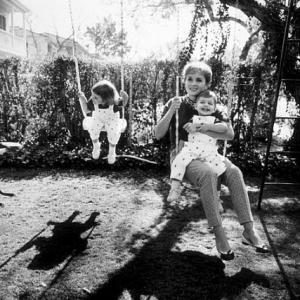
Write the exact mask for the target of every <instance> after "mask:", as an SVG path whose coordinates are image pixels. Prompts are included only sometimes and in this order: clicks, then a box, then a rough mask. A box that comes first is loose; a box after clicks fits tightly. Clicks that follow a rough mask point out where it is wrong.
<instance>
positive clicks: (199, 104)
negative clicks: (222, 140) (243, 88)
mask: <svg viewBox="0 0 300 300" xmlns="http://www.w3.org/2000/svg"><path fill="white" fill-rule="evenodd" d="M216 106H217V97H216V94H215V93H214V92H212V91H210V90H205V91H203V92H201V93H200V95H199V96H198V98H197V100H196V103H195V105H194V108H195V115H194V116H193V117H192V119H191V120H190V122H188V123H186V124H185V125H184V126H183V128H184V129H186V130H187V131H188V132H189V134H188V141H187V142H185V143H184V146H183V148H182V149H181V151H180V152H179V153H178V155H177V156H176V157H175V159H174V160H173V162H172V166H171V189H170V192H169V196H168V201H169V202H172V201H176V200H177V199H178V197H179V196H180V191H181V182H182V179H183V177H184V174H185V171H186V167H187V166H188V165H189V164H190V162H191V161H192V160H194V159H200V160H201V161H203V162H206V163H208V164H209V165H210V166H211V168H212V170H213V171H214V172H215V173H216V174H217V175H218V176H220V175H221V174H222V173H223V172H224V171H225V169H226V167H225V164H224V157H223V156H222V155H220V154H219V153H218V146H217V140H216V139H215V138H212V137H210V136H208V135H207V134H206V132H207V131H211V132H217V133H222V132H226V130H227V128H228V127H227V124H226V123H225V122H228V119H227V118H226V117H225V116H223V114H222V113H221V112H219V111H218V110H217V108H216ZM199 125H200V126H201V127H200V126H199ZM197 128H200V129H199V130H198V131H196V129H197Z"/></svg>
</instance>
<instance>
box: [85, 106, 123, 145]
mask: <svg viewBox="0 0 300 300" xmlns="http://www.w3.org/2000/svg"><path fill="white" fill-rule="evenodd" d="M115 106H116V105H110V106H108V108H99V107H95V110H94V111H93V113H92V116H86V117H85V118H84V120H83V123H82V125H83V129H84V130H87V131H88V132H89V134H90V137H91V139H92V140H96V139H98V138H99V135H100V132H101V131H106V132H107V139H108V142H109V143H110V144H113V145H116V144H117V143H118V141H119V139H120V136H121V132H122V124H123V122H122V119H121V118H120V112H119V111H118V110H117V111H116V112H115V110H116V109H114V108H115Z"/></svg>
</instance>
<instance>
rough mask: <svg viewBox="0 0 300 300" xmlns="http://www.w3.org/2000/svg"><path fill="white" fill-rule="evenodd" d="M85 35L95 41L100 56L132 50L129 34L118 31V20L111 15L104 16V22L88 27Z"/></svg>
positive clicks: (119, 54)
mask: <svg viewBox="0 0 300 300" xmlns="http://www.w3.org/2000/svg"><path fill="white" fill-rule="evenodd" d="M85 35H87V36H88V37H89V38H90V40H91V41H92V42H93V43H94V45H95V49H96V54H97V55H98V56H99V57H103V56H105V57H107V56H114V55H117V56H121V53H122V51H123V54H125V53H127V52H128V51H129V50H130V47H129V46H128V43H127V40H126V37H127V34H126V33H125V32H124V33H123V34H122V32H121V31H120V32H118V31H117V28H116V22H115V21H113V20H112V18H111V17H104V20H103V22H102V23H96V24H95V25H94V26H91V27H87V29H86V33H85ZM122 35H123V36H122Z"/></svg>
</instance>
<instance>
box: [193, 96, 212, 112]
mask: <svg viewBox="0 0 300 300" xmlns="http://www.w3.org/2000/svg"><path fill="white" fill-rule="evenodd" d="M196 109H197V111H198V113H199V115H200V116H210V115H211V114H212V113H214V112H215V110H216V106H215V101H214V98H213V97H210V98H204V97H199V99H198V101H197V104H196Z"/></svg>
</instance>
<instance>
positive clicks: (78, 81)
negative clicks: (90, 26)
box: [68, 0, 86, 118]
mask: <svg viewBox="0 0 300 300" xmlns="http://www.w3.org/2000/svg"><path fill="white" fill-rule="evenodd" d="M68 3H69V12H70V20H71V26H72V36H73V49H72V50H73V57H72V59H73V61H74V64H75V74H76V83H77V88H78V92H81V84H80V73H79V65H78V60H77V55H76V52H77V51H76V32H75V26H74V20H73V11H72V4H71V0H69V1H68ZM80 107H81V111H82V114H83V116H84V118H85V117H86V112H85V110H84V108H83V105H82V103H81V102H80Z"/></svg>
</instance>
